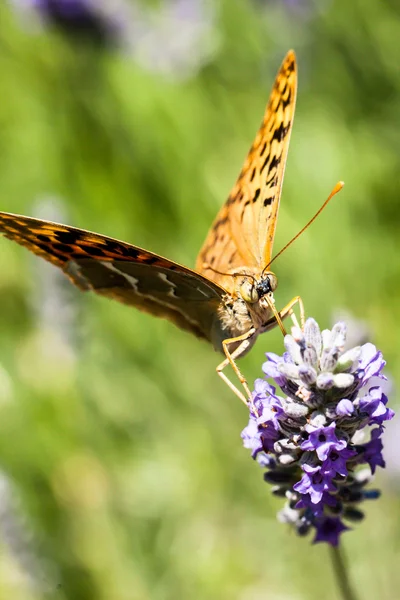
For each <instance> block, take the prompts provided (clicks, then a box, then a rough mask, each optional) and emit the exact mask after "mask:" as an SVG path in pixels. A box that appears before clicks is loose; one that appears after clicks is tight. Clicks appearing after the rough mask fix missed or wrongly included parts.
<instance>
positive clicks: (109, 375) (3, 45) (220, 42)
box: [0, 0, 400, 600]
mask: <svg viewBox="0 0 400 600" xmlns="http://www.w3.org/2000/svg"><path fill="white" fill-rule="evenodd" d="M159 4H160V5H161V4H162V3H159ZM193 4H196V2H194V1H192V2H188V5H193ZM211 6H212V9H213V10H212V12H211V14H212V18H211V17H210V23H209V30H210V31H209V35H210V37H211V38H212V40H213V51H212V52H211V53H210V54H209V56H208V58H207V59H203V60H202V61H201V64H199V66H198V68H193V69H192V70H191V71H190V72H185V73H184V76H180V74H179V68H178V67H177V71H176V72H171V73H166V72H160V71H159V70H157V69H156V68H154V69H151V68H146V67H145V66H144V65H143V64H142V63H141V62H140V60H139V59H138V57H137V55H135V53H134V52H131V53H129V52H128V51H122V50H121V51H118V50H116V49H114V50H111V49H107V48H101V47H91V46H90V45H84V44H82V43H77V42H76V41H72V40H71V39H67V38H66V37H64V36H63V35H62V34H61V33H60V32H57V31H54V30H52V29H51V28H50V29H49V28H35V27H32V28H31V27H30V23H29V22H26V21H25V22H23V20H21V19H20V18H19V17H18V15H16V14H15V12H14V11H13V10H11V7H10V6H8V8H7V6H5V5H2V6H1V8H0V97H1V103H0V131H1V135H0V198H1V209H2V210H6V211H9V212H16V213H23V214H28V215H38V214H39V212H40V216H41V217H46V215H47V216H48V218H50V219H54V220H60V219H61V217H60V219H57V218H56V215H57V214H59V213H58V212H57V211H59V212H61V214H63V217H62V218H63V219H64V220H65V221H66V222H68V223H69V224H71V225H75V226H78V227H82V228H85V229H90V230H93V231H98V232H101V233H104V234H107V235H110V236H112V237H117V238H120V239H124V240H127V241H131V242H132V243H135V244H138V245H141V246H143V247H145V248H148V249H150V250H153V251H155V252H159V253H161V254H163V255H165V256H168V257H170V258H172V259H175V260H176V261H178V262H181V263H183V264H186V265H189V266H193V265H194V261H195V257H196V253H197V251H198V249H199V247H200V245H201V244H202V242H203V239H204V237H205V235H206V232H207V230H208V227H209V226H210V223H211V221H212V219H213V218H214V216H215V214H216V212H217V210H218V209H219V207H220V206H221V204H222V202H223V200H224V199H225V197H226V196H227V194H228V192H229V189H230V187H231V186H232V185H233V183H234V181H235V178H236V176H237V174H238V172H239V170H240V167H241V162H242V160H243V158H244V156H245V154H246V151H247V150H248V147H249V146H250V143H251V142H252V139H253V137H254V135H255V132H256V130H257V127H258V125H259V122H260V120H261V116H262V113H263V110H264V106H265V103H266V101H267V99H268V95H269V91H270V87H271V85H272V82H273V78H274V76H275V73H276V71H277V69H278V67H279V65H280V62H281V60H282V59H283V57H284V55H285V53H286V51H287V50H288V49H289V48H291V47H293V48H294V49H295V50H296V53H297V56H298V62H299V92H298V102H297V112H296V119H295V125H294V131H293V135H292V140H291V148H290V151H289V159H288V166H287V173H286V179H285V185H284V191H283V197H282V204H281V209H280V218H279V224H278V231H277V239H276V249H277V250H278V249H279V248H280V247H282V246H283V245H284V244H285V243H286V242H287V241H288V240H289V239H290V238H291V237H292V236H293V235H294V234H295V233H296V232H297V231H298V230H299V229H300V228H301V227H302V226H303V225H304V223H305V222H306V221H307V220H308V219H309V218H310V217H311V216H312V215H313V214H314V212H315V211H316V210H317V209H318V208H319V206H320V205H321V203H322V201H323V200H324V199H325V198H326V197H327V195H328V194H329V192H330V190H331V189H332V187H333V185H334V184H335V183H336V181H338V180H339V179H343V180H344V181H345V182H346V186H345V188H344V190H343V191H342V192H341V194H340V195H339V196H337V198H335V200H334V201H333V202H332V204H331V205H330V206H329V207H328V208H327V209H326V211H325V212H324V213H323V214H322V216H321V217H320V218H319V219H318V221H317V223H316V224H315V225H313V227H312V228H311V229H309V230H308V231H307V233H305V234H304V235H303V236H302V237H301V239H299V240H298V241H297V242H296V244H295V245H294V246H292V247H291V248H290V249H289V250H288V251H287V252H286V253H285V254H284V255H283V256H282V257H281V258H280V259H279V261H277V263H276V264H275V269H274V270H275V272H276V273H277V274H278V277H279V278H280V284H279V289H278V291H277V293H276V295H275V296H276V301H277V304H278V306H283V305H284V304H285V303H286V302H287V301H288V300H289V299H290V298H291V297H292V296H294V295H297V294H300V295H301V296H302V297H303V299H304V302H305V306H306V310H307V314H309V315H312V316H314V317H315V318H316V319H317V320H319V322H320V324H321V325H322V326H323V327H328V326H330V325H331V322H332V314H333V312H334V311H336V310H338V309H340V310H347V311H349V312H350V313H352V314H353V315H354V316H355V317H357V318H358V319H363V320H365V321H366V322H367V323H368V326H369V327H370V330H371V339H372V341H374V342H375V343H376V344H377V345H378V347H379V348H381V349H382V351H383V352H384V355H385V357H386V359H387V361H388V371H389V372H390V373H391V374H392V376H393V378H396V376H397V373H398V372H399V367H400V348H399V344H398V340H397V335H398V332H399V326H398V324H399V322H400V277H399V276H400V261H399V256H400V235H399V232H400V210H399V197H400V177H399V160H400V159H399V157H400V72H399V55H400V7H399V4H398V2H395V0H383V1H379V2H378V1H377V0H363V2H361V1H360V0H355V1H354V2H345V1H344V0H333V1H332V2H328V0H323V1H318V0H314V1H312V0H297V1H294V0H292V1H291V2H290V1H289V0H288V1H287V2H283V1H280V2H279V1H278V0H275V1H272V0H271V1H268V2H267V1H264V2H263V1H260V0H259V1H256V0H254V1H250V0H247V1H246V0H240V1H238V2H232V0H220V1H218V2H215V3H212V4H211ZM153 8H154V9H157V4H155V5H154V7H153ZM175 34H176V36H177V37H178V36H179V35H181V34H182V31H180V29H179V27H177V30H176V32H174V35H175ZM154 50H155V51H157V52H158V53H160V55H162V54H163V53H164V52H166V49H165V48H164V47H163V45H162V43H161V41H160V47H159V48H155V49H154ZM189 51H190V52H193V53H195V52H199V51H201V48H200V49H199V48H195V47H194V48H193V47H192V48H190V49H189V50H185V48H182V52H189ZM49 199H50V200H49ZM51 199H54V200H51ZM43 206H44V207H45V208H43ZM46 207H47V208H46ZM49 207H50V208H49ZM46 211H48V213H46ZM50 213H51V214H50ZM0 242H1V243H0V246H1V251H0V302H1V304H0V306H1V311H0V330H1V336H0V364H1V370H0V400H1V404H0V410H1V424H2V425H1V436H0V461H1V468H2V470H3V474H4V493H3V494H2V495H1V494H0V534H1V539H0V544H1V559H0V595H1V598H5V599H10V598H13V600H19V599H21V600H31V599H32V600H33V599H37V598H42V597H46V598H47V597H50V598H52V597H54V598H62V599H67V598H68V599H73V600H81V599H82V600H84V599H90V600H94V599H96V600H97V599H98V600H101V599H104V600H150V599H151V600H169V599H180V598H182V599H186V598H187V599H189V598H190V599H191V600H192V599H193V600H196V599H199V600H203V599H207V600H212V599H215V600H217V599H218V600H223V599H233V598H235V599H236V598H237V599H241V600H261V599H267V598H270V599H281V600H283V599H285V600H286V599H293V600H294V599H296V600H298V599H306V598H307V600H312V599H317V598H318V599H319V598H322V597H323V598H326V599H331V600H333V599H334V598H337V597H338V596H337V592H336V589H335V587H334V581H333V576H332V573H331V567H330V564H329V558H328V557H329V554H328V552H327V549H326V548H325V547H324V546H321V545H317V546H312V545H311V544H310V542H309V540H301V539H297V538H296V537H295V536H294V535H293V534H291V533H290V532H289V531H287V530H286V529H285V527H284V526H282V525H280V524H278V523H277V521H276V518H275V514H276V511H277V510H278V509H279V507H280V504H281V502H280V500H279V499H274V498H272V497H271V496H270V491H269V489H268V487H267V486H266V485H265V484H264V483H263V482H262V473H261V470H260V469H259V468H258V467H257V465H256V464H255V463H253V462H252V460H251V458H250V456H249V453H248V451H246V450H244V449H243V448H242V443H241V439H240V431H241V429H242V428H243V427H244V426H245V425H246V423H247V417H248V415H247V414H246V410H245V409H244V407H243V406H242V405H241V404H240V402H239V401H238V400H237V399H236V398H235V397H233V395H232V394H231V393H230V392H229V390H228V389H227V388H225V386H224V385H223V383H222V382H221V381H220V380H219V379H218V377H217V375H216V374H215V366H216V364H217V362H218V361H219V357H218V356H217V355H215V354H214V352H213V350H212V349H211V348H210V347H208V346H207V345H206V344H204V343H201V342H199V341H198V340H196V339H192V338H191V337H190V336H189V335H187V334H186V333H184V332H181V331H179V330H177V329H175V328H174V327H173V326H172V325H171V324H169V323H168V322H164V321H162V320H157V319H155V318H152V317H151V316H148V315H145V314H142V313H139V312H136V311H135V310H133V309H130V308H128V307H125V306H122V305H118V304H117V303H112V302H110V301H107V300H106V299H102V298H98V297H92V296H91V295H84V294H82V293H80V292H79V291H77V290H73V289H70V288H69V287H68V282H66V286H67V288H64V280H63V282H61V281H60V280H59V279H58V275H57V274H54V272H53V271H54V270H52V267H49V269H50V270H49V271H48V270H45V271H43V268H44V266H43V265H42V264H40V265H39V263H41V261H40V260H39V259H37V258H36V257H34V258H32V257H31V256H30V255H29V254H28V253H27V252H26V251H25V250H23V249H21V248H19V247H18V246H16V245H15V244H12V243H10V242H8V241H7V240H0ZM48 296H51V298H50V304H48V303H49V298H48ZM52 301H53V304H52V303H51V302H52ZM266 351H276V352H281V351H282V339H281V335H280V334H279V332H273V333H271V334H268V335H265V336H263V337H262V338H260V340H259V341H258V343H257V345H256V347H255V348H254V349H253V351H252V352H251V353H250V355H249V356H248V357H246V358H245V359H243V361H242V362H241V366H242V368H243V370H244V372H245V373H246V375H247V376H248V378H249V380H250V381H251V380H252V379H254V378H255V377H257V376H260V374H261V364H262V362H263V359H264V352H266ZM397 383H399V382H397ZM395 453H396V452H395ZM395 477H396V473H395V472H394V471H392V470H388V471H387V473H386V475H385V476H383V475H380V476H379V477H378V484H379V485H380V486H381V487H383V489H384V495H383V497H382V499H381V500H380V501H379V502H375V503H371V504H370V505H369V506H368V507H367V514H368V518H367V519H366V521H365V522H364V523H362V524H361V525H360V526H358V527H356V530H355V531H354V532H352V533H347V534H346V535H345V536H344V538H343V539H344V545H345V548H346V552H347V555H348V558H349V567H350V572H351V576H352V578H353V580H354V582H355V583H356V585H357V586H358V588H359V590H360V597H362V598H363V599H364V600H367V599H374V598H376V597H378V595H379V597H380V598H381V599H382V600H384V599H385V598H387V599H393V598H395V597H397V596H398V592H397V589H398V586H399V584H400V579H399V578H400V574H399V570H398V568H397V564H398V561H399V558H400V551H399V545H400V537H399V529H400V525H399V523H400V520H399V518H398V517H399V494H398V490H399V488H398V487H397V491H396V481H395ZM390 483H392V484H393V485H389V484H390ZM397 485H398V480H397ZM0 490H1V488H0ZM11 492H12V493H13V494H14V496H15V500H14V499H12V500H11V499H10V498H9V499H8V501H7V498H6V496H7V494H9V493H11ZM2 496H3V497H2ZM7 502H8V503H7ZM13 511H14V512H15V515H14V516H15V518H16V519H17V522H18V523H19V525H20V527H21V528H22V529H21V531H19V530H18V527H17V526H16V525H15V527H14V528H13V526H12V523H11V525H10V522H11V515H12V513H13ZM7 532H8V533H7ZM25 546H26V547H25ZM30 552H31V553H32V555H31V554H30ZM26 572H28V573H30V577H27V575H26ZM32 577H33V581H31V578H32Z"/></svg>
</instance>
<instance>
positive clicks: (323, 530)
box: [313, 517, 349, 546]
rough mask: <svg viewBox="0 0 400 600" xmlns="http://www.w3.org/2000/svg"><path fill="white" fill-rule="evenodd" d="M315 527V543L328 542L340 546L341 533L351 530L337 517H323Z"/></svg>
mask: <svg viewBox="0 0 400 600" xmlns="http://www.w3.org/2000/svg"><path fill="white" fill-rule="evenodd" d="M315 527H316V530H317V533H316V535H315V538H314V542H313V543H314V544H318V542H328V544H331V546H338V545H339V536H340V534H341V533H343V532H344V531H348V530H349V527H346V525H344V523H342V521H341V520H340V519H338V518H337V517H336V518H335V517H323V518H322V519H321V520H320V521H319V522H317V523H316V526H315Z"/></svg>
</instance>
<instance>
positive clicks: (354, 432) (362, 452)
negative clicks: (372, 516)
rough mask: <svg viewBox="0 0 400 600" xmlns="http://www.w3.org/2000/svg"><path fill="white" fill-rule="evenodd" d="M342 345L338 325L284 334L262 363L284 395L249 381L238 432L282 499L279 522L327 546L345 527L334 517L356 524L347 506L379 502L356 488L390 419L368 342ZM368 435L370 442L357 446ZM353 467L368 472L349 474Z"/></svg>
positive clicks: (376, 459)
mask: <svg viewBox="0 0 400 600" xmlns="http://www.w3.org/2000/svg"><path fill="white" fill-rule="evenodd" d="M345 341H346V326H345V324H344V323H340V322H339V323H337V324H336V325H334V327H333V328H332V330H325V331H323V332H322V333H321V331H320V329H319V327H318V324H317V323H316V322H315V321H314V320H313V319H308V320H307V322H306V324H305V327H304V331H303V332H302V331H300V330H298V329H296V330H294V331H293V335H287V336H286V337H285V347H286V352H285V353H284V354H283V356H282V357H280V356H277V355H275V354H267V358H268V362H267V363H265V364H264V365H263V371H264V373H266V375H267V376H268V377H272V378H273V379H274V381H275V383H276V384H277V385H279V387H280V388H281V390H282V392H283V393H284V395H285V396H277V395H276V389H275V387H273V386H272V385H270V384H269V383H268V382H266V381H264V380H257V381H256V386H255V391H254V392H253V398H252V402H251V405H250V407H249V408H250V420H249V425H248V426H247V427H246V428H245V429H244V430H243V432H242V437H243V439H244V441H245V445H246V447H249V448H252V450H253V454H252V456H253V458H256V459H257V461H258V462H259V464H261V465H262V467H263V468H265V469H267V471H266V473H265V474H264V479H265V481H267V482H269V483H272V484H274V485H275V487H274V490H273V491H274V493H275V494H276V495H278V496H285V497H286V498H287V504H286V506H285V508H284V509H283V510H282V511H281V512H280V514H279V518H280V520H282V521H284V522H287V523H291V525H292V526H293V527H294V528H295V529H296V531H297V533H298V534H299V535H305V534H306V533H307V532H308V531H310V530H311V529H314V531H315V537H314V542H321V541H324V542H327V543H329V544H331V545H334V546H335V545H337V544H338V543H339V536H340V534H341V533H342V532H344V531H346V530H347V529H348V527H347V526H346V525H345V524H344V523H343V521H342V519H344V520H349V521H360V520H361V519H362V518H363V513H362V512H361V511H360V510H359V509H358V508H356V506H355V505H356V504H358V503H360V502H362V501H363V500H365V499H373V498H377V497H378V496H379V493H378V491H377V490H368V491H367V490H364V487H365V486H366V485H367V483H369V481H370V480H371V478H372V475H371V474H373V473H374V472H375V469H376V467H377V466H381V467H384V466H385V462H384V459H383V456H382V449H383V444H382V439H381V436H382V433H383V430H384V426H383V423H384V422H385V421H388V420H390V419H392V418H393V416H394V412H393V411H392V410H391V409H389V408H387V406H386V405H387V397H386V395H385V394H384V393H383V391H382V389H381V387H380V385H379V384H380V383H381V382H384V381H385V379H386V378H385V376H384V375H383V374H382V369H383V367H384V365H385V361H384V360H383V358H382V354H381V352H379V351H378V350H377V349H376V348H375V346H373V344H369V343H366V344H364V345H363V346H361V347H360V346H358V347H354V348H351V349H349V350H346V351H345V350H344V346H345ZM372 384H374V385H372ZM368 430H370V441H368V442H366V443H358V441H357V439H358V438H359V436H360V432H362V433H364V432H365V431H368ZM265 457H268V460H265ZM361 464H367V465H368V466H369V469H370V470H369V472H367V473H366V471H365V469H364V470H362V471H359V470H357V469H358V466H359V465H361Z"/></svg>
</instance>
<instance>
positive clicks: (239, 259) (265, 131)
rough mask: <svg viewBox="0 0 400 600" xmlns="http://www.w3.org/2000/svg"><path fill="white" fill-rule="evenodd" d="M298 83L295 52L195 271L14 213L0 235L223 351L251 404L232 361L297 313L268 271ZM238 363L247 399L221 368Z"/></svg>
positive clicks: (0, 220)
mask: <svg viewBox="0 0 400 600" xmlns="http://www.w3.org/2000/svg"><path fill="white" fill-rule="evenodd" d="M296 88H297V67H296V57H295V54H294V52H293V51H290V52H288V54H287V56H286V58H285V60H284V61H283V63H282V66H281V68H280V70H279V73H278V75H277V77H276V80H275V83H274V86H273V89H272V93H271V96H270V99H269V102H268V106H267V108H266V111H265V115H264V119H263V122H262V124H261V127H260V130H259V131H258V133H257V136H256V139H255V141H254V143H253V145H252V147H251V149H250V152H249V154H248V156H247V158H246V161H245V163H244V166H243V169H242V171H241V173H240V175H239V178H238V180H237V182H236V185H235V187H234V188H233V190H232V192H231V194H230V196H229V198H228V200H227V201H226V203H225V204H224V206H223V207H222V209H221V210H220V212H219V213H218V215H217V218H216V220H215V221H214V223H213V225H212V227H211V229H210V232H209V234H208V236H207V238H206V240H205V243H204V245H203V248H202V249H201V251H200V253H199V256H198V258H197V262H196V270H194V271H193V270H191V269H189V268H187V267H183V266H181V265H178V264H177V263H174V262H172V261H170V260H167V259H166V258H162V257H161V256H158V255H157V254H153V253H151V252H148V251H147V250H143V249H142V248H138V247H137V246H132V245H131V244H126V243H124V242H120V241H118V240H115V239H112V238H108V237H105V236H103V235H99V234H96V233H90V232H88V231H84V230H82V229H75V228H73V227H68V226H66V225H57V224H55V223H51V222H47V221H41V220H39V219H33V218H30V217H23V216H19V215H13V214H9V213H0V233H3V234H4V235H5V236H6V237H8V238H9V239H11V240H14V241H16V242H17V243H18V244H21V245H22V246H26V247H27V248H28V249H29V250H31V251H32V252H34V253H35V254H38V255H39V256H42V257H43V258H45V259H46V260H48V261H50V262H52V263H53V264H55V265H57V266H58V267H60V268H61V269H62V270H63V271H64V272H65V274H66V275H67V276H68V277H69V278H70V280H71V281H72V283H74V284H75V285H76V286H78V287H79V288H80V289H82V290H84V291H86V290H92V291H94V292H96V293H98V294H102V295H104V296H109V297H110V298H115V299H116V300H119V301H120V302H124V303H126V304H131V305H133V306H136V307H137V308H139V309H140V310H143V311H146V312H149V313H152V314H154V315H158V316H160V317H164V318H166V319H169V320H170V321H172V322H174V323H175V324H176V325H178V326H179V327H181V328H182V329H186V330H188V331H190V332H192V333H194V334H195V335H196V336H198V337H200V338H205V339H206V340H208V341H210V342H211V343H212V344H213V345H214V347H215V348H216V349H217V350H222V351H223V352H224V353H225V356H226V358H225V360H224V361H223V362H221V364H220V365H218V367H217V372H218V374H219V375H220V377H221V378H222V379H223V380H224V381H225V382H226V383H227V384H228V385H229V387H230V388H231V389H232V390H233V391H234V392H235V393H236V394H237V395H238V396H239V397H240V398H241V399H242V400H243V401H244V402H245V403H247V402H248V399H249V398H251V394H250V391H249V388H248V386H247V383H246V380H245V379H244V377H243V376H242V374H241V373H240V371H239V369H238V367H237V365H236V363H235V360H236V359H237V358H239V357H240V356H243V355H244V354H245V353H246V352H247V351H248V350H249V349H250V348H251V346H252V345H253V344H254V342H255V340H256V338H257V336H258V335H259V334H260V333H263V332H264V331H268V330H269V329H272V328H273V327H275V326H276V325H277V324H278V325H279V326H280V328H281V329H282V331H283V332H285V330H284V327H283V324H282V320H283V319H284V318H285V317H287V316H288V315H289V314H290V315H292V314H293V310H292V309H293V306H294V305H295V304H296V303H299V306H300V313H301V321H302V322H303V321H304V310H303V304H302V302H301V300H300V298H299V297H295V298H293V300H291V301H290V302H289V303H288V304H287V306H285V307H284V308H283V310H281V311H279V312H278V311H277V310H276V308H275V305H274V298H273V292H274V290H275V289H276V287H277V283H278V282H277V278H276V276H275V275H274V273H272V272H271V271H269V270H268V267H269V264H270V262H271V257H272V245H273V241H274V235H275V228H276V222H277V216H278V208H279V200H280V196H281V188H282V180H283V175H284V170H285V163H286V157H287V152H288V146H289V138H290V133H291V128H292V123H293V116H294V109H295V102H296ZM229 363H230V364H231V365H232V367H233V369H234V370H235V373H236V374H237V376H238V377H239V379H240V381H241V383H242V384H243V386H244V389H245V392H246V396H247V397H245V396H244V395H243V394H242V393H241V392H240V391H239V390H238V389H237V388H236V386H234V384H233V383H232V382H231V381H230V380H229V379H228V377H227V376H226V375H225V373H224V372H223V369H224V368H225V367H226V366H227V365H228V364H229Z"/></svg>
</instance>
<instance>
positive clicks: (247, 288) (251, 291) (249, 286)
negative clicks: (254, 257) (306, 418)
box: [239, 280, 259, 304]
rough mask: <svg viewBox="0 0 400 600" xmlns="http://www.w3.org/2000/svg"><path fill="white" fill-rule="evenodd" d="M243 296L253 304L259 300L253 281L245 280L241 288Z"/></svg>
mask: <svg viewBox="0 0 400 600" xmlns="http://www.w3.org/2000/svg"><path fill="white" fill-rule="evenodd" d="M239 292H240V295H241V297H242V298H243V300H244V301H245V302H248V303H249V304H253V303H254V302H257V301H258V300H259V295H258V291H257V288H256V286H255V285H254V282H253V281H249V280H245V281H244V282H243V283H242V285H241V286H240V288H239Z"/></svg>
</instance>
